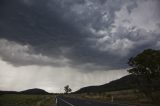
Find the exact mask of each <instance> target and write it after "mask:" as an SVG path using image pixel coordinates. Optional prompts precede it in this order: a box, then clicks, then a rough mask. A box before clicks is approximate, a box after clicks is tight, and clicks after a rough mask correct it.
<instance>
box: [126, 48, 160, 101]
mask: <svg viewBox="0 0 160 106" xmlns="http://www.w3.org/2000/svg"><path fill="white" fill-rule="evenodd" d="M128 64H129V65H130V66H131V67H132V68H131V69H129V70H128V72H129V73H131V74H133V75H135V76H137V85H138V87H137V88H138V89H139V91H142V92H143V93H144V94H145V95H146V96H147V97H149V98H150V99H151V100H152V101H153V96H152V92H153V91H154V90H155V88H156V87H157V86H155V84H153V82H154V83H155V82H156V81H157V80H160V50H152V49H147V50H144V51H143V52H142V53H140V54H138V55H136V56H135V57H131V58H130V59H129V61H128Z"/></svg>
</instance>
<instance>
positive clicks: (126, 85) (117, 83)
mask: <svg viewBox="0 0 160 106" xmlns="http://www.w3.org/2000/svg"><path fill="white" fill-rule="evenodd" d="M136 81H137V80H136V76H134V75H127V76H124V77H122V78H120V79H118V80H114V81H111V82H109V83H107V84H104V85H100V86H89V87H84V88H81V89H80V90H78V91H76V92H74V93H89V92H106V91H116V90H125V89H131V88H135V86H136Z"/></svg>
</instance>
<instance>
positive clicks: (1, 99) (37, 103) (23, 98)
mask: <svg viewBox="0 0 160 106" xmlns="http://www.w3.org/2000/svg"><path fill="white" fill-rule="evenodd" d="M54 104H55V101H54V96H53V95H23V94H5V95H0V106H54Z"/></svg>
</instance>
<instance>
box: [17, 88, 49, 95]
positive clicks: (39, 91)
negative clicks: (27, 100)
mask: <svg viewBox="0 0 160 106" xmlns="http://www.w3.org/2000/svg"><path fill="white" fill-rule="evenodd" d="M20 93H22V94H49V93H48V92H46V91H45V90H42V89H38V88H34V89H28V90H25V91H21V92H20Z"/></svg>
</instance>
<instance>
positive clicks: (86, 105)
mask: <svg viewBox="0 0 160 106" xmlns="http://www.w3.org/2000/svg"><path fill="white" fill-rule="evenodd" d="M56 106H135V105H127V104H117V103H100V102H94V101H88V100H80V99H73V98H67V97H62V96H57V97H56Z"/></svg>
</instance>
